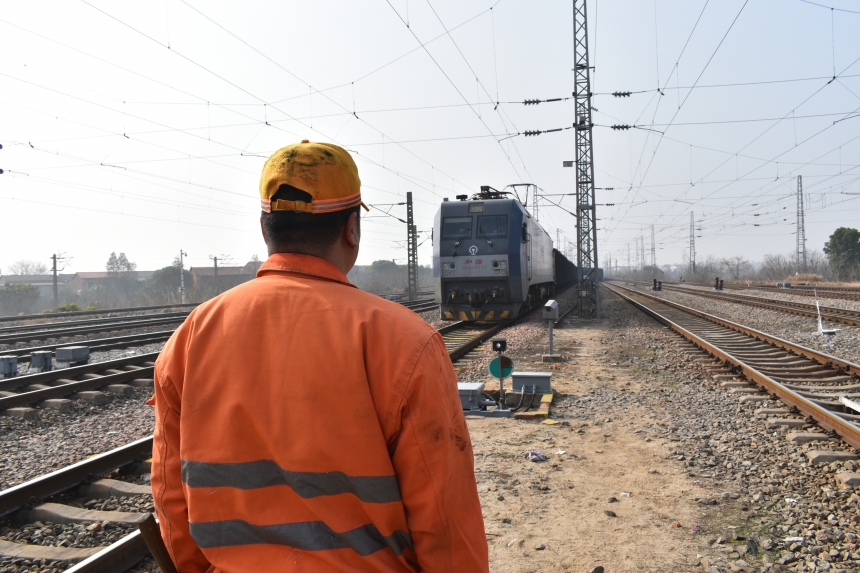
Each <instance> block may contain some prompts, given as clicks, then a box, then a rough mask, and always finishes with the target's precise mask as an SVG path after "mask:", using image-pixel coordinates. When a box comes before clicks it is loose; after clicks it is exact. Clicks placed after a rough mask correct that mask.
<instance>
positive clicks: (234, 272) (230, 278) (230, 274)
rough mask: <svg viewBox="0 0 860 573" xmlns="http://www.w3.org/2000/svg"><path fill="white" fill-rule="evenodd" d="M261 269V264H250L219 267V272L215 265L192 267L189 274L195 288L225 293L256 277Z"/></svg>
mask: <svg viewBox="0 0 860 573" xmlns="http://www.w3.org/2000/svg"><path fill="white" fill-rule="evenodd" d="M259 268H260V264H259V263H255V262H249V263H247V264H246V265H244V266H241V267H238V266H234V267H221V266H219V267H218V270H217V271H216V270H215V266H214V265H213V266H211V267H210V266H206V267H191V269H190V270H189V272H190V273H191V281H192V284H193V286H194V288H196V289H198V290H201V291H209V290H213V291H217V292H224V291H225V290H229V289H231V288H233V287H234V286H237V285H240V284H242V283H244V282H247V281H249V280H251V279H253V278H254V277H256V276H257V270H258V269H259ZM216 272H217V275H216Z"/></svg>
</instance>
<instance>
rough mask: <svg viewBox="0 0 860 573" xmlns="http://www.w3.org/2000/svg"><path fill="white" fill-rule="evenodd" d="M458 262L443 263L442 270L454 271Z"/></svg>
mask: <svg viewBox="0 0 860 573" xmlns="http://www.w3.org/2000/svg"><path fill="white" fill-rule="evenodd" d="M455 264H456V263H442V270H445V271H452V270H454V266H455Z"/></svg>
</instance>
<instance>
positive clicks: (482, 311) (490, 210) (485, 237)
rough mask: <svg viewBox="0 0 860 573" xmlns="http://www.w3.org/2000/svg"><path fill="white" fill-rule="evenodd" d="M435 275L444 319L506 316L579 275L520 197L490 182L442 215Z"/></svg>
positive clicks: (435, 241)
mask: <svg viewBox="0 0 860 573" xmlns="http://www.w3.org/2000/svg"><path fill="white" fill-rule="evenodd" d="M433 279H434V291H435V292H434V294H435V298H436V302H438V303H439V305H440V308H441V314H442V318H443V319H445V320H468V321H479V320H480V321H496V320H507V319H510V318H513V317H515V316H517V315H518V314H520V312H522V311H524V310H526V309H528V308H531V307H533V306H535V305H537V304H539V303H540V302H541V301H543V300H545V299H546V298H548V297H550V296H552V295H553V294H554V293H555V292H556V288H557V287H558V286H560V285H564V284H567V283H571V282H573V281H575V280H576V265H574V264H573V263H571V262H570V261H568V260H567V258H565V256H564V255H562V254H561V253H560V252H559V251H557V250H556V249H554V248H553V244H552V239H551V238H550V236H549V234H548V233H547V232H546V231H545V230H544V228H543V227H541V226H540V224H539V223H538V222H537V221H535V220H534V218H533V217H532V216H531V214H530V213H529V212H528V211H527V210H526V209H525V207H523V205H522V204H521V203H520V202H519V201H518V200H517V199H515V198H512V197H510V196H509V194H508V193H505V192H502V191H497V190H495V189H493V188H492V187H488V186H483V187H481V192H480V193H477V194H475V195H473V196H472V197H471V198H470V199H468V200H467V196H466V195H459V196H458V197H457V200H456V201H447V200H446V201H444V202H443V203H442V205H441V207H440V208H439V211H438V212H437V213H436V219H435V223H434V226H433Z"/></svg>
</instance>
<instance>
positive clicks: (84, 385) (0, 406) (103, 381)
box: [0, 366, 155, 411]
mask: <svg viewBox="0 0 860 573" xmlns="http://www.w3.org/2000/svg"><path fill="white" fill-rule="evenodd" d="M154 372H155V367H154V366H148V367H144V368H140V369H138V370H131V371H128V372H120V373H118V374H108V375H106V376H99V377H98V378H90V379H89V380H81V381H79V382H68V383H66V384H60V385H58V386H51V387H50V388H44V389H41V390H33V391H31V392H21V393H20V394H13V395H12V396H4V397H2V398H0V411H2V410H8V409H9V408H17V407H19V406H26V405H29V404H36V403H38V402H42V401H43V400H49V399H51V398H62V397H64V396H71V395H72V394H77V393H78V392H83V391H85V390H94V389H96V388H103V387H105V386H108V385H110V384H121V383H122V382H127V381H129V380H134V379H135V378H142V377H151V376H152V375H153V373H154Z"/></svg>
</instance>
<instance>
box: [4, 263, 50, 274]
mask: <svg viewBox="0 0 860 573" xmlns="http://www.w3.org/2000/svg"><path fill="white" fill-rule="evenodd" d="M9 270H10V271H12V274H13V275H44V274H45V273H47V272H48V265H46V264H45V263H40V262H38V261H25V260H23V259H22V260H20V261H15V262H14V263H12V264H11V265H9Z"/></svg>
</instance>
